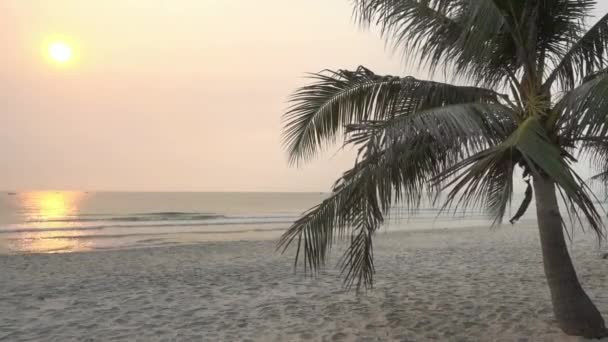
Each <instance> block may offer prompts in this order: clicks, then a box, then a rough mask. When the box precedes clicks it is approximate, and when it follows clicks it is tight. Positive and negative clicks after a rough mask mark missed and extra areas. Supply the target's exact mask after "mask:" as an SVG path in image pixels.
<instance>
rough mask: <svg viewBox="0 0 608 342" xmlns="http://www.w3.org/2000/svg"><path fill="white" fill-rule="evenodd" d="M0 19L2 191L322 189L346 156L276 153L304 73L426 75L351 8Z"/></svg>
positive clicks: (330, 4) (195, 9)
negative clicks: (62, 49) (297, 159)
mask: <svg viewBox="0 0 608 342" xmlns="http://www.w3.org/2000/svg"><path fill="white" fill-rule="evenodd" d="M606 11H608V4H605V3H604V4H601V5H600V8H599V12H601V13H605V12H606ZM0 20H2V22H3V30H1V31H0V43H1V44H2V46H3V51H2V53H0V82H1V83H0V87H1V90H2V91H0V103H1V105H2V107H1V108H2V111H3V112H2V113H1V114H0V164H1V165H2V166H3V167H2V168H0V189H6V190H31V189H56V190H59V189H62V190H63V189H66V190H92V191H327V190H329V188H330V186H331V184H332V183H333V182H334V180H335V179H336V178H337V177H338V176H339V175H340V174H341V172H342V171H343V170H344V169H346V168H347V167H349V166H350V165H351V164H352V160H353V153H352V152H349V151H346V152H338V151H337V150H336V149H334V150H331V151H329V152H328V153H325V154H323V155H321V156H320V157H319V158H317V159H315V160H314V161H312V162H311V163H309V164H306V165H303V166H300V167H298V168H296V167H290V166H289V165H288V163H287V158H286V154H285V152H284V150H283V148H282V145H281V128H282V121H281V116H282V114H283V113H284V112H285V109H286V108H287V105H288V104H287V98H288V96H289V94H290V93H291V92H292V91H293V90H294V89H296V88H297V87H298V86H301V85H304V84H306V79H305V78H304V75H305V73H306V72H317V71H321V70H323V69H326V68H330V69H338V68H346V69H354V68H356V67H357V66H358V65H365V66H367V67H368V68H370V69H372V70H374V71H375V72H377V73H382V74H384V73H386V74H397V75H413V76H416V77H426V75H424V73H422V72H420V71H419V70H416V69H413V68H409V67H408V66H406V65H404V64H403V63H401V58H400V56H398V55H394V54H391V52H390V51H389V50H388V49H387V48H386V47H385V44H384V42H383V40H382V39H381V38H380V37H379V35H378V34H377V32H369V31H366V30H363V29H361V28H359V27H358V26H357V25H356V24H355V23H354V22H353V20H352V9H351V4H350V1H349V0H331V1H328V0H257V1H251V0H179V1H175V0H104V1H83V0H53V1H48V0H27V1H24V0H2V1H0ZM54 40H61V41H65V42H68V43H69V44H70V45H71V47H72V49H73V52H74V59H73V61H71V62H70V63H67V64H66V65H62V66H59V65H57V64H56V63H52V62H50V61H49V59H48V58H47V56H46V55H45V54H46V51H45V48H46V46H47V45H48V43H49V42H51V41H54Z"/></svg>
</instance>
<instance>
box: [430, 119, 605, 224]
mask: <svg viewBox="0 0 608 342" xmlns="http://www.w3.org/2000/svg"><path fill="white" fill-rule="evenodd" d="M521 162H523V164H524V165H526V167H528V168H529V170H530V171H531V173H532V174H533V175H536V176H539V177H544V176H548V177H550V178H551V179H552V180H553V181H554V182H555V184H556V185H557V186H558V188H559V189H561V190H563V193H564V196H565V198H566V199H567V201H568V202H569V204H570V205H571V206H573V207H576V208H577V209H578V210H580V212H582V214H583V216H584V217H585V219H586V221H587V222H588V223H589V225H590V226H591V227H592V229H593V230H594V231H595V232H596V233H598V235H599V236H603V223H602V220H601V216H600V215H599V212H598V210H597V208H596V207H595V205H594V203H593V198H594V195H593V194H592V192H590V191H589V188H588V186H587V185H586V183H585V182H584V181H583V180H582V179H581V178H580V176H578V175H577V174H576V172H574V170H572V168H571V167H570V165H568V163H567V162H566V161H565V160H564V158H563V157H562V151H561V150H560V148H559V147H557V146H556V145H555V144H554V143H552V142H551V140H550V139H549V138H548V137H547V135H546V132H545V128H544V127H543V125H542V123H541V120H540V118H539V117H537V116H533V117H529V118H528V119H526V121H525V122H524V123H523V124H521V125H520V126H519V127H518V128H517V130H516V131H515V132H513V134H512V135H511V136H510V137H509V138H508V139H507V140H505V141H504V142H503V143H502V144H500V145H498V146H495V147H493V148H490V149H488V150H486V151H483V152H481V153H479V154H477V155H474V156H472V157H471V158H469V159H466V160H464V161H462V162H461V163H459V164H457V165H455V166H454V167H452V168H450V169H448V170H447V171H446V172H445V173H444V174H443V175H442V177H447V176H450V175H453V174H457V173H460V176H458V177H457V178H456V180H454V181H453V182H452V183H451V184H450V185H453V186H454V188H453V190H452V191H450V193H449V195H448V201H447V203H446V204H447V205H448V206H449V205H452V204H453V202H454V201H455V199H456V198H459V200H458V202H457V203H456V206H465V207H467V206H472V205H479V204H480V203H486V202H487V203H490V204H493V206H492V207H490V208H487V209H488V210H490V212H491V211H492V209H494V208H496V209H498V211H496V212H494V213H495V219H496V221H497V222H499V221H500V219H501V218H502V217H503V215H504V205H505V203H506V200H507V198H506V197H501V196H500V194H501V193H500V192H497V194H496V195H495V196H493V197H489V196H492V195H493V194H492V193H489V191H488V189H489V188H490V186H491V185H492V184H499V185H502V187H499V185H495V186H494V187H495V188H502V189H504V191H508V187H509V186H510V185H508V184H506V181H507V176H505V175H508V174H509V172H512V167H513V165H515V164H517V163H521ZM511 175H512V173H511ZM499 176H502V177H499ZM576 214H577V215H578V212H576Z"/></svg>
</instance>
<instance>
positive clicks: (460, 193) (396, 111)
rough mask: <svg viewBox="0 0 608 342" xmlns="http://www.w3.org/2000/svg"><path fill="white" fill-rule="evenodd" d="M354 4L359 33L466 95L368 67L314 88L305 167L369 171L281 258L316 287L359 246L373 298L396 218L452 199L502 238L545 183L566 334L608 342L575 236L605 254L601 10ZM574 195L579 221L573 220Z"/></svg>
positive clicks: (297, 136) (292, 113) (299, 136)
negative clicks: (290, 255) (594, 239)
mask: <svg viewBox="0 0 608 342" xmlns="http://www.w3.org/2000/svg"><path fill="white" fill-rule="evenodd" d="M353 3H354V8H355V10H354V13H355V18H356V20H357V21H358V22H359V23H361V24H362V25H377V26H379V27H380V28H381V32H382V34H383V36H384V37H385V38H386V39H387V40H388V41H389V42H391V43H392V44H394V46H395V47H396V48H397V49H401V50H402V51H403V52H404V55H405V57H406V60H407V62H408V63H412V62H416V63H418V65H420V66H421V67H425V68H427V69H428V70H429V71H430V73H431V74H433V75H434V74H437V73H438V72H441V73H442V74H443V75H445V79H448V80H450V82H452V83H453V84H448V83H442V82H433V81H427V80H420V79H416V78H413V77H396V76H381V75H377V74H375V73H373V72H372V71H370V70H368V69H366V68H364V67H359V68H357V69H356V70H354V71H347V70H337V71H332V70H326V71H323V72H320V73H316V74H312V75H311V77H312V81H311V84H309V85H307V86H305V87H302V88H300V89H298V90H297V91H296V92H295V93H294V94H293V96H292V98H291V107H290V109H289V110H288V112H287V113H286V114H285V128H284V143H285V146H286V149H287V151H288V154H289V160H290V162H291V163H292V164H300V163H302V162H305V161H308V160H310V159H311V158H312V157H314V156H315V155H316V154H317V153H318V152H319V151H322V150H323V149H324V148H325V147H327V146H328V144H331V143H332V142H335V141H336V140H337V139H340V138H343V139H344V142H345V144H349V145H352V146H354V147H355V148H356V150H357V151H358V156H357V159H356V162H355V165H354V166H353V168H352V169H350V170H348V171H346V172H345V173H344V174H343V175H342V177H341V178H340V179H339V180H338V181H337V182H336V183H335V185H334V187H333V190H332V193H331V195H330V196H329V197H328V198H327V199H325V200H324V201H323V202H322V203H321V204H319V205H317V206H315V207H314V208H312V209H310V210H309V211H307V212H306V213H304V214H303V216H302V217H301V218H300V219H298V220H297V221H296V222H295V223H294V224H293V225H292V226H291V227H290V229H289V230H288V231H287V232H285V233H284V235H283V236H282V237H281V240H280V241H279V247H280V248H282V249H283V250H284V248H287V246H288V245H290V244H292V243H296V244H297V253H296V265H297V263H298V260H300V261H303V263H304V268H305V269H308V270H311V271H313V272H315V271H317V270H318V269H319V268H320V267H322V266H323V265H324V263H325V261H326V258H327V255H328V252H329V251H330V248H331V246H332V245H333V243H334V242H335V241H337V240H338V239H340V238H346V241H347V242H349V244H348V248H347V249H346V252H345V254H344V256H343V257H342V258H341V267H342V271H343V274H344V276H345V285H346V286H347V287H351V286H353V285H356V286H357V288H359V287H360V286H365V287H369V286H371V285H372V283H373V274H374V263H373V245H372V238H373V235H374V232H375V231H376V230H377V229H378V227H379V226H380V225H381V224H382V223H383V220H384V217H385V216H386V214H387V213H388V210H389V209H390V208H391V206H392V205H394V204H395V203H399V204H401V205H403V206H406V207H407V208H410V209H411V210H415V209H416V208H418V206H419V205H420V204H421V202H422V201H423V200H424V198H425V197H426V196H429V197H430V198H431V199H435V198H438V196H439V195H440V194H441V195H443V196H442V198H444V199H445V203H444V204H443V208H444V209H458V208H465V207H480V208H483V209H485V210H486V211H487V213H488V214H489V215H491V217H492V218H493V220H494V223H495V224H500V223H501V222H502V220H503V217H504V215H505V211H506V209H507V207H508V205H509V204H510V202H511V196H512V193H513V178H514V175H515V170H516V169H518V168H520V169H522V171H523V174H524V176H525V177H526V178H528V177H530V178H531V179H532V181H533V189H534V196H535V198H536V213H537V218H538V227H539V231H540V241H541V247H542V255H543V260H544V270H545V274H546V277H547V282H548V285H549V289H550V292H551V298H552V302H553V308H554V314H555V317H556V319H557V322H558V324H559V326H560V328H561V329H562V330H563V331H564V332H565V333H567V334H571V335H581V336H585V337H600V336H606V335H607V330H606V328H605V326H604V320H603V319H602V317H601V314H600V313H599V311H598V310H597V308H596V307H595V306H594V304H593V303H592V302H591V300H590V299H589V297H588V296H587V294H586V293H585V292H584V291H583V289H582V287H581V285H580V283H579V281H578V279H577V275H576V272H575V270H574V267H573V265H572V262H571V260H570V256H569V254H568V248H567V245H566V241H565V239H564V233H563V230H564V228H565V225H566V221H568V224H583V223H584V224H586V225H588V226H590V227H591V228H592V229H593V230H594V231H595V232H596V233H597V234H598V236H599V238H600V239H601V238H602V237H603V234H604V225H603V222H602V218H601V215H600V212H599V211H600V210H601V208H597V207H596V206H595V204H594V195H593V193H592V192H591V190H590V188H589V187H588V185H587V184H586V183H585V181H584V180H583V179H582V178H581V177H580V176H579V175H578V174H577V173H576V172H575V171H574V170H573V165H574V164H575V163H576V162H577V158H580V157H581V156H583V157H585V158H586V159H590V160H592V161H595V163H594V165H595V166H597V167H598V168H600V170H599V171H600V172H602V173H603V174H606V173H607V172H608V168H606V167H608V163H607V162H606V161H607V156H608V153H607V151H608V148H606V146H608V145H607V144H608V121H607V120H608V69H607V67H608V63H607V62H608V58H607V57H608V15H606V16H604V17H602V18H601V19H599V21H597V23H595V24H594V25H592V26H591V27H589V26H588V25H587V23H588V22H589V20H590V12H591V11H592V10H593V8H594V6H595V1H592V0H353ZM410 65H411V64H410ZM586 156H594V158H587V157H586ZM602 168H604V169H602ZM558 195H559V199H560V200H563V202H564V203H565V204H566V208H567V217H568V218H569V220H564V218H563V217H562V216H561V214H560V208H559V206H558V202H559V201H558ZM527 202H528V203H529V201H527ZM523 209H525V208H523Z"/></svg>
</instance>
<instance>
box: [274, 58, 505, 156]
mask: <svg viewBox="0 0 608 342" xmlns="http://www.w3.org/2000/svg"><path fill="white" fill-rule="evenodd" d="M312 78H313V79H314V80H315V82H314V83H313V84H311V85H308V86H305V87H303V88H301V89H299V90H298V91H296V93H295V94H294V95H293V96H292V98H291V102H292V106H291V107H290V109H289V111H288V112H287V113H286V114H285V116H284V119H285V129H284V134H283V138H284V144H285V146H286V148H287V152H288V154H289V159H290V162H291V163H298V162H302V161H306V160H308V159H310V158H311V157H312V156H314V155H315V153H317V152H318V151H319V150H321V149H323V147H324V146H326V145H327V144H328V143H331V142H333V141H335V140H336V138H337V137H338V136H339V135H340V133H341V132H342V129H343V127H344V126H345V125H348V124H353V123H358V122H362V121H367V120H383V119H387V118H390V117H393V116H395V115H398V114H404V113H410V112H412V111H416V110H420V109H423V108H428V107H433V106H441V105H448V104H453V103H461V102H474V101H485V102H490V101H494V102H497V101H498V97H499V96H500V95H499V94H497V93H496V92H494V91H491V90H487V89H484V88H477V87H466V86H455V85H450V84H446V83H439V82H431V81H423V80H418V79H416V78H413V77H405V78H400V77H394V76H380V75H376V74H374V73H373V72H372V71H370V70H369V69H366V68H364V67H359V68H358V69H357V70H356V71H346V70H340V71H326V72H324V73H319V74H314V75H312Z"/></svg>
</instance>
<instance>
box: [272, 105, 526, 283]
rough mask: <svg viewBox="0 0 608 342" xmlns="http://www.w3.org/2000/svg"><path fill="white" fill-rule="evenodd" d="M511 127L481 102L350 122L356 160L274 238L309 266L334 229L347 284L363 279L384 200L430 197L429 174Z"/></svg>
mask: <svg viewBox="0 0 608 342" xmlns="http://www.w3.org/2000/svg"><path fill="white" fill-rule="evenodd" d="M406 117H407V118H406ZM513 127H514V122H513V121H512V118H511V116H510V111H509V109H508V108H506V107H504V106H501V105H498V104H482V103H473V104H471V103H467V104H460V105H450V106H445V107H435V108H430V109H426V110H421V111H419V112H414V113H411V114H407V115H406V114H403V115H401V116H398V117H395V118H393V119H390V120H388V121H385V122H378V121H375V122H363V123H360V124H357V125H353V126H350V127H349V128H348V135H349V140H348V142H349V143H353V144H355V145H357V146H359V152H360V153H359V160H358V161H357V163H356V164H355V166H354V167H353V169H351V170H349V171H347V172H346V173H345V174H344V175H343V177H342V178H341V179H340V180H339V181H338V182H337V183H336V186H335V187H334V190H333V192H332V195H331V196H330V197H329V198H328V199H326V200H325V201H323V202H322V203H321V204H320V205H318V206H317V207H314V208H313V209H311V210H310V211H308V212H307V213H305V214H304V216H302V218H300V219H299V220H298V221H296V222H295V223H294V224H293V225H292V227H290V229H289V230H288V231H287V232H286V233H285V234H284V235H283V236H282V238H281V240H280V242H279V246H281V247H287V246H288V245H289V244H291V243H292V242H295V241H296V240H297V243H298V253H297V256H296V263H297V261H298V260H299V257H300V255H301V256H302V258H303V260H304V266H305V269H310V270H312V271H316V270H317V269H318V268H320V267H322V266H323V265H324V264H325V260H326V257H327V254H328V252H329V250H330V248H331V245H332V244H333V243H334V239H335V237H336V236H337V237H345V236H349V237H351V243H350V245H349V247H348V248H347V250H346V252H345V254H344V256H343V257H342V259H341V265H342V270H343V272H344V274H345V275H346V285H347V286H352V285H353V284H357V286H361V285H364V286H370V285H371V284H372V279H373V278H372V274H373V259H372V257H371V253H372V249H371V248H372V244H371V237H372V235H373V232H374V231H375V230H376V229H377V228H378V227H379V225H380V224H382V222H383V220H384V216H385V214H386V212H387V211H388V210H389V209H390V207H391V206H392V205H393V204H394V203H402V204H403V205H404V206H406V207H407V208H412V209H414V210H415V209H416V208H417V207H418V206H419V204H420V201H421V194H422V193H424V192H427V193H429V195H430V196H431V197H432V194H434V193H437V192H438V191H439V190H440V187H439V184H436V185H432V184H431V182H430V180H431V179H433V178H434V177H436V176H437V175H439V174H440V173H441V172H442V171H443V170H445V169H446V168H447V167H449V166H450V165H453V164H454V163H456V162H458V161H459V160H462V159H463V158H466V157H467V156H469V155H470V154H471V153H475V152H477V151H479V150H480V149H482V148H485V147H487V146H491V145H492V144H493V143H494V141H495V140H494V138H495V137H494V136H491V137H490V136H489V135H486V134H487V133H488V132H500V131H504V132H507V131H509V130H512V129H513ZM398 131H400V132H401V133H399V134H398V133H397V132H398ZM504 134H505V135H508V132H507V133H504ZM463 146H468V147H469V148H465V149H463V148H462V147H463Z"/></svg>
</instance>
